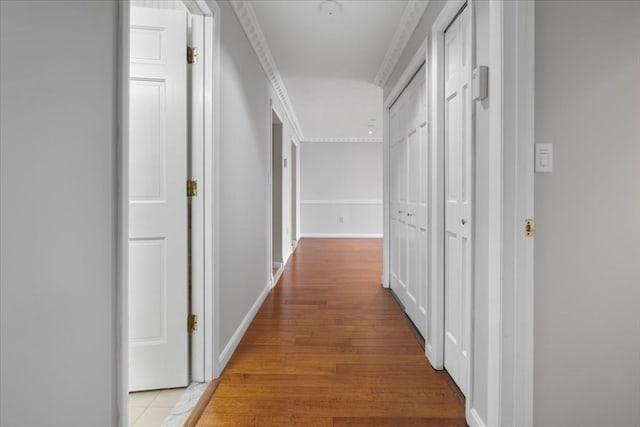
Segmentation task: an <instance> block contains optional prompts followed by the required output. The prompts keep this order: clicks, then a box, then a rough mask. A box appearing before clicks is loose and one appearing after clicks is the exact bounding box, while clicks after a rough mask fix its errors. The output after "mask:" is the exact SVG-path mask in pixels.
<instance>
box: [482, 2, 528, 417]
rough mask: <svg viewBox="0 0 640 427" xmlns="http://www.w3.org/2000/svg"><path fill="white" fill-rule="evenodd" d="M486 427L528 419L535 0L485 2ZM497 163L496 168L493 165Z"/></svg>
mask: <svg viewBox="0 0 640 427" xmlns="http://www.w3.org/2000/svg"><path fill="white" fill-rule="evenodd" d="M489 13H490V19H491V29H492V30H491V34H490V49H491V51H492V52H493V51H495V52H497V53H498V54H497V55H492V56H491V63H490V77H489V78H490V82H489V86H490V87H494V90H495V91H496V93H491V95H490V96H492V97H493V98H494V99H500V100H501V102H500V103H493V104H492V108H494V106H495V105H496V104H500V107H499V108H498V109H497V110H496V111H492V112H491V119H490V120H491V123H490V135H491V141H490V162H491V169H490V170H491V171H494V172H495V175H494V176H492V177H490V180H491V191H492V194H491V200H490V209H491V214H490V218H492V219H491V221H493V222H492V223H491V225H490V236H492V237H491V238H492V239H493V241H492V242H491V243H492V244H491V246H490V254H489V259H490V260H491V261H490V262H491V264H490V266H489V325H488V326H489V329H488V339H489V347H488V351H489V354H488V360H489V366H488V367H487V368H488V372H487V373H488V380H489V389H488V393H489V394H488V417H487V420H486V421H487V425H489V426H493V425H496V426H502V425H504V426H507V425H515V426H518V427H532V426H533V363H534V362H533V351H534V350H533V325H534V318H533V304H534V301H533V297H534V292H533V286H534V269H533V267H534V252H533V248H534V239H533V238H530V237H525V236H524V221H525V219H527V218H534V217H533V214H534V170H533V165H534V122H535V117H534V111H535V104H534V83H535V68H534V60H535V59H534V41H535V22H534V20H535V5H534V2H492V3H491V6H490V12H489ZM494 166H495V168H494Z"/></svg>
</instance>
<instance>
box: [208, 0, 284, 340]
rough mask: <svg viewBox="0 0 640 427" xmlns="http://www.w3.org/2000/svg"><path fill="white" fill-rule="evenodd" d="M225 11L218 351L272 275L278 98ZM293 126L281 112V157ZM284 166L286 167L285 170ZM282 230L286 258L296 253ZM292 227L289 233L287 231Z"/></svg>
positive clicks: (222, 7) (234, 19) (226, 5)
mask: <svg viewBox="0 0 640 427" xmlns="http://www.w3.org/2000/svg"><path fill="white" fill-rule="evenodd" d="M218 4H219V6H220V12H221V59H220V68H221V78H220V112H221V116H220V124H221V129H220V171H219V179H220V224H221V227H220V248H221V251H220V350H221V351H222V350H224V349H225V347H226V346H227V345H228V344H229V343H230V340H231V338H232V337H233V334H234V333H235V332H236V331H237V330H238V328H239V327H240V325H241V323H242V321H243V320H244V319H245V317H246V316H247V313H248V312H249V311H250V309H251V307H252V306H253V305H254V303H255V302H256V300H257V299H258V298H259V296H260V295H261V293H262V292H263V291H264V290H265V287H266V286H267V285H268V283H269V282H268V281H269V278H270V274H271V273H270V268H271V267H270V265H269V258H268V257H269V241H268V230H269V228H270V226H271V225H270V224H269V221H268V219H269V216H268V205H267V201H268V168H267V166H268V162H269V143H268V141H269V139H268V138H269V137H270V133H271V121H270V117H271V110H270V107H269V99H270V98H272V99H273V102H274V104H273V105H274V107H275V108H276V110H277V111H278V112H279V113H281V114H283V112H284V108H282V106H281V105H280V103H279V102H278V100H277V98H276V96H275V95H274V92H273V89H272V86H271V83H270V82H269V80H268V79H267V77H266V75H265V73H264V71H263V69H262V66H261V65H260V62H259V61H258V58H257V56H256V54H255V52H254V51H253V48H252V47H251V44H250V43H249V40H248V39H247V37H246V35H245V33H244V31H243V30H242V26H241V25H240V22H239V21H238V20H237V17H236V15H235V13H234V11H233V9H232V8H231V6H230V5H229V3H228V2H226V1H219V2H218ZM291 129H292V127H291V125H290V124H289V122H288V121H287V120H286V117H283V131H282V132H283V137H282V141H283V146H282V153H283V154H282V155H283V157H285V158H289V159H290V158H291V143H290V141H291V135H292V130H291ZM287 171H289V169H288V168H287ZM290 181H291V176H290V174H288V173H283V174H282V186H283V188H286V190H283V191H282V194H283V209H282V210H281V211H282V216H283V224H290V223H291V204H290V203H291V192H290V191H289V190H288V189H289V186H290V185H291V183H290ZM290 228H291V227H286V226H285V227H283V230H284V231H285V232H284V233H283V236H282V239H281V241H282V242H284V243H283V254H282V255H283V258H284V259H285V260H286V259H287V258H288V256H289V254H290V252H291V248H290V246H291V243H290V242H291V236H290V233H291V231H290ZM287 231H288V233H289V234H287Z"/></svg>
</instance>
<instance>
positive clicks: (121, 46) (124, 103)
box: [115, 0, 131, 427]
mask: <svg viewBox="0 0 640 427" xmlns="http://www.w3.org/2000/svg"><path fill="white" fill-rule="evenodd" d="M130 11H131V4H130V2H129V0H122V1H120V2H118V25H119V28H118V52H119V55H118V69H119V70H118V93H117V95H116V96H117V97H118V100H117V105H118V141H119V143H118V146H117V147H118V148H117V153H116V155H117V162H118V163H117V174H118V175H117V176H118V177H119V180H118V187H117V191H118V194H117V196H116V203H117V206H116V209H117V211H118V214H117V215H118V220H117V222H118V224H117V229H116V230H117V231H116V233H117V242H116V248H117V249H116V250H117V261H116V262H117V266H116V268H117V270H118V271H117V274H116V277H117V280H118V283H117V285H116V292H115V297H116V322H117V324H116V342H115V348H116V352H117V356H116V376H117V377H116V393H117V396H116V402H117V412H118V415H117V423H118V427H127V426H128V425H129V409H128V408H129V57H130V55H129V33H130V29H129V27H130V22H131V19H130Z"/></svg>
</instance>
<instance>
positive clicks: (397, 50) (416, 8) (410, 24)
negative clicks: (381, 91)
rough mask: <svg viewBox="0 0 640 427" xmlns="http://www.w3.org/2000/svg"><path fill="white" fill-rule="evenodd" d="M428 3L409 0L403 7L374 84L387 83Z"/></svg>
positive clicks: (422, 0) (427, 0) (419, 0)
mask: <svg viewBox="0 0 640 427" xmlns="http://www.w3.org/2000/svg"><path fill="white" fill-rule="evenodd" d="M429 3H430V0H409V2H408V3H407V5H406V7H405V8H404V12H403V13H402V17H401V18H400V22H398V27H397V28H396V32H395V33H394V35H393V38H392V39H391V43H390V44H389V48H388V49H387V53H386V54H385V55H384V59H383V60H382V64H380V68H379V69H378V73H377V74H376V77H375V79H374V80H373V83H374V84H376V85H378V86H381V87H383V86H384V85H385V84H386V83H387V80H388V79H389V76H390V75H391V73H392V72H393V69H394V68H395V67H396V65H397V64H398V60H399V59H400V56H401V55H402V52H404V49H405V48H406V47H407V43H408V42H409V39H410V38H411V35H412V34H413V32H414V31H415V29H416V27H417V26H418V23H419V22H420V18H422V15H424V11H425V10H426V9H427V6H429Z"/></svg>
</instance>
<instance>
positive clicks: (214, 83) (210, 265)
mask: <svg viewBox="0 0 640 427" xmlns="http://www.w3.org/2000/svg"><path fill="white" fill-rule="evenodd" d="M195 1H196V2H197V4H198V6H199V7H200V9H201V10H203V11H207V10H208V11H209V13H210V14H212V15H213V16H212V18H210V19H206V20H205V35H209V36H213V41H212V42H213V43H207V40H205V69H207V65H208V69H209V70H211V71H212V73H208V72H206V71H205V73H206V79H207V80H208V84H209V85H211V88H212V90H211V91H208V90H206V91H205V94H204V96H205V99H204V103H205V114H210V113H211V112H213V121H211V120H207V121H206V122H205V139H209V138H210V139H211V140H210V142H207V141H205V145H204V162H205V163H204V168H205V174H204V187H205V188H204V189H203V191H202V195H203V198H204V200H205V207H204V218H205V222H206V223H207V224H205V227H204V239H205V240H204V254H205V260H209V261H208V262H205V263H204V277H205V286H204V324H205V337H204V380H205V381H211V380H212V379H214V378H217V377H218V376H219V375H220V373H221V369H220V367H219V366H218V363H217V361H216V355H218V354H219V351H220V239H219V236H220V176H219V174H220V96H218V94H219V93H220V16H221V15H220V7H219V6H218V3H217V1H216V0H195ZM210 26H213V28H212V29H211V28H210ZM207 87H208V86H207ZM208 281H210V282H211V283H207V282H208ZM207 329H208V331H209V332H206V330H207Z"/></svg>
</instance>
